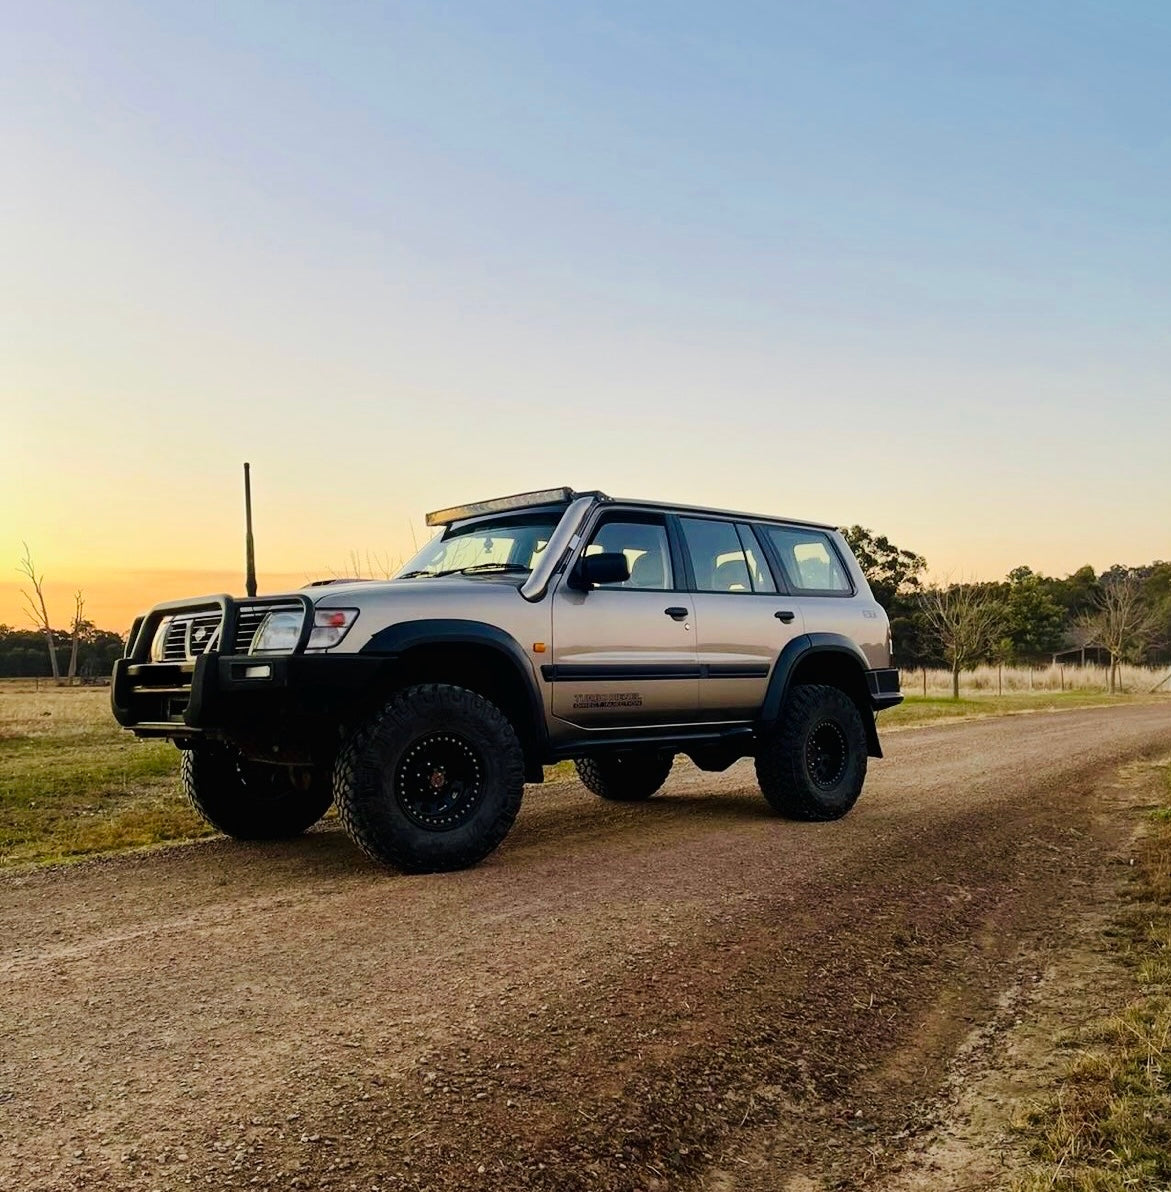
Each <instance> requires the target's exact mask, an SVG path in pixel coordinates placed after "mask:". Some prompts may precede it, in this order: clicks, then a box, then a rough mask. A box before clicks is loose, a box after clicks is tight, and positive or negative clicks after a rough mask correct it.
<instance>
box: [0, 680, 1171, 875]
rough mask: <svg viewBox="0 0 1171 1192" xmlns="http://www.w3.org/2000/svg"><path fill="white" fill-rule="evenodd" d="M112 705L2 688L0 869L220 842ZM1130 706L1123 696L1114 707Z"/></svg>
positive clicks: (92, 698)
mask: <svg viewBox="0 0 1171 1192" xmlns="http://www.w3.org/2000/svg"><path fill="white" fill-rule="evenodd" d="M109 698H110V697H109V690H108V689H107V688H92V687H77V688H71V687H52V686H50V685H49V684H48V683H45V682H42V683H40V684H35V683H34V682H33V681H32V680H22V679H10V680H0V867H4V866H12V865H19V864H25V863H30V862H37V863H49V862H55V861H62V860H68V859H70V858H76V857H81V856H86V855H89V854H93V853H103V852H113V851H116V850H119V849H126V848H134V847H138V846H142V845H149V844H157V843H160V842H163V841H174V840H184V839H189V838H192V837H197V836H206V835H209V834H210V833H211V829H210V828H208V826H207V825H206V824H205V823H204V822H203V820H201V819H200V818H199V817H198V816H196V815H195V813H194V812H193V811H191V809H190V808H189V807H188V806H187V803H186V802H185V800H183V798H182V797H181V796H180V795H179V793H178V789H177V773H178V765H179V753H178V751H177V750H176V749H175V748H174V746H173V745H171V744H170V743H168V742H165V741H138V740H137V739H135V738H134V737H133V736H132V735H131V734H129V733H127V732H125V731H124V730H122V729H120V728H119V727H118V726H117V725H116V724H115V723H114V720H113V717H112V716H111V714H110V705H109ZM1130 698H1132V697H1127V696H1115V697H1113V702H1119V701H1120V700H1128V699H1130ZM1148 698H1152V699H1159V698H1169V697H1166V696H1164V697H1159V696H1153V697H1148ZM1109 702H1111V697H1109V696H1106V695H1104V694H1103V693H1102V692H1100V691H1075V692H1069V691H1067V692H1065V693H1061V692H1051V691H1037V692H1033V693H1032V694H1029V693H1027V692H1022V693H1017V694H1013V695H1006V696H1003V697H997V696H992V695H977V696H973V697H971V698H963V699H960V700H958V701H957V700H952V699H949V698H936V697H930V698H928V699H926V700H925V699H923V698H922V697H921V696H919V697H916V696H911V697H909V698H908V699H907V701H906V702H905V703H903V704H902V705H900V706H899V707H897V708H894V709H892V710H890V711H888V712H884V713H883V714H882V716H881V718H880V721H879V728H880V730H885V729H890V728H896V727H900V726H901V727H908V726H911V725H915V724H923V723H929V722H931V721H935V720H941V719H957V718H965V717H971V716H988V715H1004V714H1008V713H1022V712H1045V711H1051V710H1056V709H1059V708H1072V707H1084V706H1087V705H1093V704H1103V703H1109ZM570 772H571V767H570V765H569V763H562V764H561V765H560V766H558V767H555V768H554V769H553V774H552V775H551V776H553V775H556V776H558V777H560V776H563V775H566V774H568V773H570Z"/></svg>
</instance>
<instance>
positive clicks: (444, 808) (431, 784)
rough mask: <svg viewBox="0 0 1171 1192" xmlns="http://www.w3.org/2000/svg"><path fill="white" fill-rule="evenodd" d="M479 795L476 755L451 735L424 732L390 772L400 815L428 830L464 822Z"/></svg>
mask: <svg viewBox="0 0 1171 1192" xmlns="http://www.w3.org/2000/svg"><path fill="white" fill-rule="evenodd" d="M483 794H484V772H483V767H482V766H481V765H480V756H479V754H478V753H477V752H476V750H475V749H473V748H472V746H471V745H469V744H468V742H467V741H465V740H464V739H463V738H462V737H458V736H456V735H455V734H454V733H427V734H426V735H424V736H422V737H419V738H417V739H416V740H414V741H412V742H411V744H410V745H409V746H408V747H407V751H406V752H405V753H404V754H403V756H402V760H401V761H400V762H399V764H398V771H397V773H396V774H395V780H394V795H395V799H396V800H397V802H398V805H399V807H400V808H402V811H403V814H404V815H405V816H406V817H407V818H408V819H409V820H410V821H411V822H412V823H414V824H418V826H419V827H420V828H426V829H427V830H428V831H430V832H450V831H451V830H452V829H453V828H458V827H460V826H461V825H463V824H466V823H467V822H468V820H470V819H471V818H472V816H473V815H475V813H476V809H477V808H478V807H479V806H480V802H481V800H482V798H483Z"/></svg>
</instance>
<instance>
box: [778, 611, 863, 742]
mask: <svg viewBox="0 0 1171 1192" xmlns="http://www.w3.org/2000/svg"><path fill="white" fill-rule="evenodd" d="M811 654H841V655H845V656H846V657H847V658H848V659H850V661H851V662H852V663H854V664H856V665H857V667H858V683H859V687H860V689H861V690H862V691H864V692H865V691H869V685H868V683H867V680H866V673H867V671H868V670H869V669H870V663H869V661H868V660H867V658H866V655H865V654H863V653H862V651H861V650H860V649H859V648H858V647H857V645H855V643H854V642H852V641H851V640H850V639H849V638H848V637H846V636H844V635H843V634H841V633H801V634H798V635H797V636H796V637H794V638H792V639H790V640H789V641H788V642H786V643H785V646H784V647H783V649H782V650H781V652H780V654H779V655H778V656H777V660H776V662H775V663H774V664H773V670H772V674H771V675H770V676H769V681H768V688H767V690H766V691H765V696H764V703H763V704H762V705H761V709H760V724H761V725H762V726H768V725H771V724H775V723H776V720H777V718H778V717H779V716H780V714H781V707H782V706H783V705H784V702H785V696H786V695H787V694H788V693H789V687H790V686H791V683H792V678H793V672H794V671H795V670H796V669H797V665H798V663H800V662H803V661H804V660H805V659H806V658H808V657H809V656H810V655H811ZM855 702H857V701H855ZM858 711H859V712H861V713H862V714H863V715H862V726H863V728H864V729H865V730H866V745H867V748H868V750H869V753H870V756H871V757H882V746H881V745H880V744H879V742H878V728H877V726H876V724H875V720H874V715H873V710H872V709H868V708H867V707H866V706H865V705H863V704H861V703H859V706H858ZM868 711H869V712H870V713H871V714H870V715H866V713H867V712H868Z"/></svg>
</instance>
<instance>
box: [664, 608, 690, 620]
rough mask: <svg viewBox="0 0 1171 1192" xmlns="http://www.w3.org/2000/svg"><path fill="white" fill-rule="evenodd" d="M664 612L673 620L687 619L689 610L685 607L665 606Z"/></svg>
mask: <svg viewBox="0 0 1171 1192" xmlns="http://www.w3.org/2000/svg"><path fill="white" fill-rule="evenodd" d="M663 612H665V613H666V614H667V616H669V617H670V618H671V619H672V620H673V621H686V620H687V616H688V611H687V609H685V608H665V609H663Z"/></svg>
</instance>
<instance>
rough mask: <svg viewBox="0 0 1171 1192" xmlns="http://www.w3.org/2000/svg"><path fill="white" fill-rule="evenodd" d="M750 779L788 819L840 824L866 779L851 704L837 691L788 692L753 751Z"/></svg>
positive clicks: (862, 739)
mask: <svg viewBox="0 0 1171 1192" xmlns="http://www.w3.org/2000/svg"><path fill="white" fill-rule="evenodd" d="M756 779H757V781H758V782H759V783H760V790H761V794H763V795H764V797H765V799H766V800H767V801H768V803H769V805H770V806H771V807H772V808H773V809H774V810H775V811H779V812H780V813H781V815H784V816H787V817H788V818H789V819H799V820H835V819H840V818H841V817H842V816H843V815H845V814H846V812H847V811H849V810H850V808H851V807H853V806H854V804H855V803H856V802H857V800H858V796H859V795H860V794H861V793H862V783H863V782H864V781H865V779H866V729H865V727H864V726H863V724H862V714H861V713H860V712H859V711H858V707H857V705H856V704H855V703H854V701H853V700H852V699H851V698H850V697H849V696H848V695H847V694H846V693H845V692H844V691H842V690H840V689H839V688H837V687H824V686H821V685H814V684H800V685H798V686H796V687H794V688H793V689H792V690H791V691H790V692H789V694H788V696H787V697H786V699H785V703H784V707H783V708H782V709H781V715H780V717H779V719H778V720H777V723H776V724H775V725H774V726H773V727H772V729H771V730H770V731H769V732H767V733H765V734H764V735H763V737H762V739H761V741H760V744H759V746H758V748H757V753H756Z"/></svg>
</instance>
